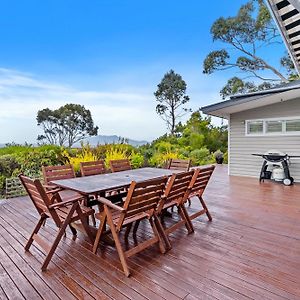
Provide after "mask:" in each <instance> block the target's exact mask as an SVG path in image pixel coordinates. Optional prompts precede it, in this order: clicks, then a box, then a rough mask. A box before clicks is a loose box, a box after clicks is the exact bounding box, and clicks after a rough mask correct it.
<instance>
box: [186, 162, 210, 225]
mask: <svg viewBox="0 0 300 300" xmlns="http://www.w3.org/2000/svg"><path fill="white" fill-rule="evenodd" d="M214 169H215V166H214V165H212V166H209V167H203V168H197V169H195V173H194V176H193V179H192V181H191V184H190V187H189V188H190V194H189V199H192V198H195V197H196V198H198V199H199V200H200V203H201V206H202V208H203V209H201V210H200V211H198V212H196V213H193V214H191V215H189V219H190V220H193V219H195V218H197V217H199V216H201V215H203V214H206V215H207V217H208V220H209V221H212V217H211V214H210V212H209V210H208V208H207V206H206V204H205V202H204V200H203V197H202V195H203V193H204V191H205V188H206V186H207V184H208V182H209V180H210V178H211V176H212V174H213V172H214Z"/></svg>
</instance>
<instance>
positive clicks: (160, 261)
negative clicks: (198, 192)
mask: <svg viewBox="0 0 300 300" xmlns="http://www.w3.org/2000/svg"><path fill="white" fill-rule="evenodd" d="M205 198H206V202H207V205H208V206H209V208H210V210H211V213H212V216H213V221H212V222H211V223H210V222H207V220H206V218H205V216H202V217H200V218H199V219H198V220H195V222H194V226H195V229H196V231H195V233H194V234H191V235H187V234H186V231H185V229H184V228H182V229H180V230H178V231H177V232H175V233H174V234H173V235H172V236H171V241H172V242H173V249H172V250H171V251H169V252H168V253H167V254H165V255H161V254H159V252H158V250H157V249H156V248H155V247H153V248H151V249H149V250H146V251H144V252H142V253H140V254H138V255H136V256H133V257H132V258H131V259H130V260H129V261H130V266H131V269H132V276H131V277H130V278H126V277H125V276H124V274H123V273H122V271H121V267H120V264H119V262H118V257H117V255H116V251H115V249H114V248H112V247H109V246H105V245H102V246H101V247H100V249H99V251H98V255H97V256H94V255H93V254H92V252H91V251H90V249H91V245H90V244H89V243H88V242H87V241H85V240H84V236H83V235H81V234H79V236H78V239H77V240H76V241H72V240H71V235H70V234H68V235H67V238H65V239H63V240H62V242H61V243H60V245H59V248H58V251H57V252H56V254H55V255H54V257H53V259H52V261H51V263H50V265H49V268H48V271H47V272H41V270H40V267H41V261H42V260H43V258H44V254H42V253H41V252H40V251H39V250H38V249H37V248H35V247H32V248H31V251H30V252H28V253H25V252H24V248H23V246H24V244H25V241H26V239H27V238H28V237H29V234H30V232H31V230H32V229H33V227H34V225H35V224H36V222H37V214H36V213H35V210H34V208H33V205H32V203H31V202H30V201H29V199H28V198H26V197H25V198H24V197H23V198H16V199H11V200H9V201H3V202H2V204H1V205H0V299H14V300H15V299H30V300H32V299H51V300H53V299H64V300H65V299H66V300H67V299H151V300H152V299H190V300H192V299H222V300H223V299H239V300H240V299H248V298H251V299H272V300H274V299H300V218H299V216H300V185H294V186H292V187H285V186H283V185H280V184H274V183H271V182H268V183H263V184H261V185H260V184H259V183H258V181H257V180H255V179H249V178H237V177H231V178H229V177H228V176H227V170H226V167H225V166H224V167H218V168H217V169H216V171H215V174H214V176H213V179H212V181H211V183H210V185H209V187H208V189H207V192H206V194H205ZM194 205H195V204H193V205H192V208H191V209H194V208H193V206H194ZM140 228H143V224H142V225H141V226H140ZM148 229H149V228H146V227H145V226H144V234H145V235H147V234H148V233H149V232H150V231H148ZM42 232H43V235H44V236H45V237H46V238H48V239H49V240H51V239H53V234H54V226H53V225H52V224H51V223H50V222H49V223H47V225H46V226H45V227H44V229H42ZM140 238H142V236H141V237H140Z"/></svg>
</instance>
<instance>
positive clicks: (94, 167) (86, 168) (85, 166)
mask: <svg viewBox="0 0 300 300" xmlns="http://www.w3.org/2000/svg"><path fill="white" fill-rule="evenodd" d="M80 172H81V176H91V175H99V174H104V173H106V168H105V163H104V160H97V161H88V162H81V163H80Z"/></svg>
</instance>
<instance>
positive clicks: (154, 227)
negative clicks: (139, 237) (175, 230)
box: [149, 217, 166, 254]
mask: <svg viewBox="0 0 300 300" xmlns="http://www.w3.org/2000/svg"><path fill="white" fill-rule="evenodd" d="M149 222H150V225H151V227H152V230H153V233H154V236H156V237H158V246H159V250H160V252H161V253H163V254H164V253H166V247H165V244H164V242H163V239H162V237H161V235H160V234H159V232H158V229H157V227H156V224H155V222H154V221H153V219H152V217H151V218H150V219H149Z"/></svg>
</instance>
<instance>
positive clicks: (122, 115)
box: [0, 68, 165, 143]
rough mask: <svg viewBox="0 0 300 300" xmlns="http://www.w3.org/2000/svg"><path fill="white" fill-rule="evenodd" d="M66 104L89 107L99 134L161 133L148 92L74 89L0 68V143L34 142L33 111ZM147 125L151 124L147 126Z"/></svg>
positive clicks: (144, 135)
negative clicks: (98, 128)
mask: <svg viewBox="0 0 300 300" xmlns="http://www.w3.org/2000/svg"><path fill="white" fill-rule="evenodd" d="M66 103H78V104H83V105H84V106H85V107H86V108H88V109H90V110H91V112H92V115H93V119H94V122H95V124H96V125H98V126H99V127H100V132H99V133H100V134H117V135H122V136H125V137H130V138H135V139H148V140H151V139H153V138H154V137H156V136H158V135H160V134H162V133H163V132H164V129H165V128H164V127H163V123H162V121H161V120H160V119H159V117H158V116H157V115H156V114H155V110H154V105H155V104H154V99H153V96H152V94H151V93H149V94H146V93H145V94H142V93H136V94H135V93H124V92H117V91H116V92H99V91H84V90H78V89H76V88H74V87H70V86H67V85H63V84H57V83H50V82H44V81H42V80H39V79H36V78H35V77H34V76H33V75H31V74H27V73H22V72H18V71H14V70H9V69H3V68H2V69H0V104H1V110H0V124H1V128H6V130H1V131H0V143H1V142H10V141H16V142H24V141H25V140H27V141H28V142H35V139H36V136H37V135H38V134H39V129H38V127H37V125H36V121H35V118H36V114H37V111H38V110H40V109H43V108H45V107H49V108H51V109H54V108H58V107H60V106H62V105H64V104H66ZM149 125H151V126H149Z"/></svg>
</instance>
